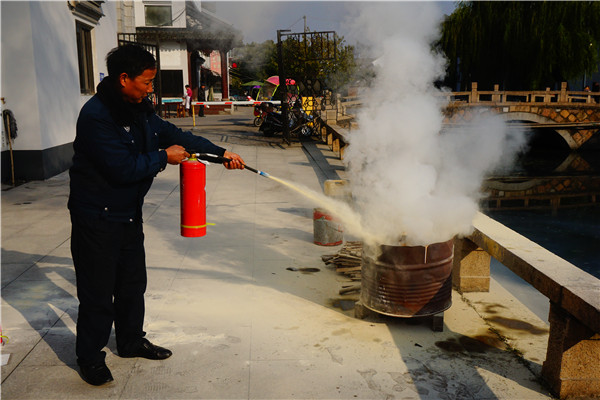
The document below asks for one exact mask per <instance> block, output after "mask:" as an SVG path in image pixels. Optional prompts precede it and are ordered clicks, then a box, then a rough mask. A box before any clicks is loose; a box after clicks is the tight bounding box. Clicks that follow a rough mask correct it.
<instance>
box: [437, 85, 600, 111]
mask: <svg viewBox="0 0 600 400" xmlns="http://www.w3.org/2000/svg"><path fill="white" fill-rule="evenodd" d="M499 88H500V85H494V90H478V85H477V82H472V83H471V90H470V91H465V92H448V93H442V94H439V96H444V97H446V99H447V101H448V102H455V101H459V102H467V103H469V104H480V103H486V104H489V103H497V104H510V103H536V104H538V105H540V103H552V104H565V103H588V104H594V105H595V104H597V103H600V101H598V99H600V93H598V92H584V91H570V90H567V82H562V83H561V88H560V90H550V88H546V90H524V91H514V90H500V89H499ZM598 106H600V104H598Z"/></svg>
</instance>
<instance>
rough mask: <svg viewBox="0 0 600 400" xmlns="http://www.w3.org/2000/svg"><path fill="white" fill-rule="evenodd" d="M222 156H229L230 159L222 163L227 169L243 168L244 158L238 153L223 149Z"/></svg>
mask: <svg viewBox="0 0 600 400" xmlns="http://www.w3.org/2000/svg"><path fill="white" fill-rule="evenodd" d="M223 157H225V158H229V159H230V160H231V161H230V162H227V163H224V164H223V165H224V166H225V168H227V169H244V164H245V163H244V160H242V157H240V156H239V155H238V154H235V153H232V152H230V151H227V150H225V154H223Z"/></svg>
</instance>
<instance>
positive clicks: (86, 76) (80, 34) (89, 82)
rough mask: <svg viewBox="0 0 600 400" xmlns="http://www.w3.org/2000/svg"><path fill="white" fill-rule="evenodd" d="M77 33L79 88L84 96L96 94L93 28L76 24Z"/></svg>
mask: <svg viewBox="0 0 600 400" xmlns="http://www.w3.org/2000/svg"><path fill="white" fill-rule="evenodd" d="M75 25H76V32H77V59H78V61H79V87H80V88H81V93H83V94H93V93H94V61H93V59H92V28H90V27H89V26H86V25H84V24H81V23H79V22H75Z"/></svg>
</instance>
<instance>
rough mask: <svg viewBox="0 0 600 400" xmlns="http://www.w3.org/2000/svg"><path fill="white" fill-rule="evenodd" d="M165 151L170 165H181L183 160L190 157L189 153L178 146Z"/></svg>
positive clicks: (175, 145)
mask: <svg viewBox="0 0 600 400" xmlns="http://www.w3.org/2000/svg"><path fill="white" fill-rule="evenodd" d="M165 151H166V152H167V162H168V163H169V164H172V165H177V164H181V162H182V161H183V160H185V159H186V158H188V157H189V156H190V153H188V152H187V151H185V148H184V147H181V146H179V145H178V144H174V145H173V146H171V147H168V148H166V149H165Z"/></svg>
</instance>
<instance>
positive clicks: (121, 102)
mask: <svg viewBox="0 0 600 400" xmlns="http://www.w3.org/2000/svg"><path fill="white" fill-rule="evenodd" d="M106 64H107V68H108V73H109V75H108V76H107V77H106V78H104V79H103V80H102V82H100V84H99V85H98V88H97V94H96V95H95V96H93V97H92V98H91V99H90V100H89V101H88V102H87V103H86V104H85V105H84V106H83V108H82V109H81V112H80V114H79V118H78V120H77V132H76V137H75V141H74V143H73V147H74V151H75V152H74V156H73V166H72V167H71V169H70V171H69V172H70V178H71V182H70V185H71V192H70V196H69V203H68V206H69V210H70V213H71V223H72V235H71V254H72V256H73V263H74V266H75V273H76V278H77V297H78V299H79V314H78V319H77V341H76V354H77V363H78V364H79V366H80V370H81V376H82V378H83V379H84V380H85V381H86V382H88V383H90V384H92V385H102V384H104V383H107V382H110V381H112V380H113V377H112V375H111V373H110V370H109V369H108V367H107V366H106V363H105V361H104V359H105V356H106V353H105V352H104V351H102V348H103V347H104V346H106V344H107V343H108V339H109V336H110V332H111V328H112V324H113V322H114V325H115V334H116V339H117V351H118V353H119V356H121V357H144V358H148V359H157V360H158V359H165V358H167V357H169V356H171V354H172V353H171V351H170V350H167V349H165V348H162V347H159V346H156V345H154V344H152V343H150V341H148V340H147V339H145V338H144V336H145V332H144V331H143V323H144V292H145V290H146V262H145V251H144V233H143V229H142V205H143V203H144V196H145V195H146V193H147V192H148V190H149V189H150V186H151V185H152V181H153V179H154V176H156V174H158V173H159V172H160V171H162V170H163V169H164V168H165V167H166V165H167V163H169V164H174V165H175V164H179V163H181V162H182V161H183V160H184V159H186V158H187V157H189V155H190V154H189V153H188V152H187V151H186V149H194V150H195V151H198V152H204V153H212V154H216V155H220V156H225V157H227V158H229V159H230V160H231V161H230V162H228V163H226V164H225V167H226V168H228V169H242V168H243V166H244V162H243V160H242V158H241V157H240V156H239V155H237V154H235V153H231V152H229V151H226V150H225V149H223V148H221V147H219V146H217V145H215V144H213V143H212V142H210V141H209V140H207V139H204V138H202V137H200V136H195V135H193V134H192V133H191V132H184V131H182V130H181V129H179V128H177V127H176V126H175V125H173V124H171V123H169V122H166V121H164V120H163V119H161V118H160V117H159V116H157V115H156V114H155V113H154V110H153V107H152V103H151V102H150V101H149V100H148V98H147V96H148V94H149V93H151V92H152V80H153V79H154V77H155V75H156V61H155V59H154V57H153V56H152V54H150V53H149V52H147V51H146V50H144V49H143V48H142V47H139V46H136V45H126V46H122V47H118V48H115V49H113V50H111V52H110V53H109V54H108V56H107V58H106Z"/></svg>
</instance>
